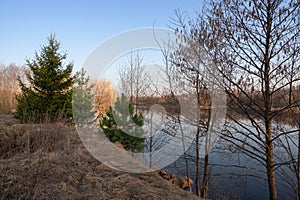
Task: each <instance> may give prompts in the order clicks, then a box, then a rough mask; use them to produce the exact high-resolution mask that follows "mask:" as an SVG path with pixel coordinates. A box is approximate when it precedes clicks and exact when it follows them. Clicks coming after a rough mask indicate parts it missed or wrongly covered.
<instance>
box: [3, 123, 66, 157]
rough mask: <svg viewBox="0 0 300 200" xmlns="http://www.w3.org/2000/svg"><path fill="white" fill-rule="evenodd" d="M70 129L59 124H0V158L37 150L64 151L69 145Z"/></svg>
mask: <svg viewBox="0 0 300 200" xmlns="http://www.w3.org/2000/svg"><path fill="white" fill-rule="evenodd" d="M69 136H70V128H68V127H67V126H66V125H64V124H59V123H44V124H18V123H15V124H13V125H11V126H7V125H3V124H2V125H1V124H0V157H2V158H9V157H12V156H14V155H15V154H17V153H33V152H36V151H38V150H40V151H42V152H52V151H61V150H66V149H67V148H68V145H69V143H70V138H69Z"/></svg>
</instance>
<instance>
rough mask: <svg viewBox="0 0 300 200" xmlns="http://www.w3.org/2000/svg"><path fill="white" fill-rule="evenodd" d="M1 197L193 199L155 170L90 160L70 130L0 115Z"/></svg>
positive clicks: (66, 127)
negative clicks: (120, 167) (120, 168)
mask: <svg viewBox="0 0 300 200" xmlns="http://www.w3.org/2000/svg"><path fill="white" fill-rule="evenodd" d="M0 134H1V136H0V197H1V199H17V198H20V199H53V198H54V199H197V198H196V197H195V196H193V195H192V194H189V193H187V192H186V191H184V190H182V189H180V188H178V187H176V186H174V185H172V184H171V183H169V182H168V181H166V180H163V179H162V178H161V177H159V176H158V175H157V174H156V173H154V172H153V173H147V174H130V173H125V172H120V171H116V170H113V169H111V168H108V167H106V166H105V165H103V164H101V163H100V162H99V161H98V160H96V159H94V158H93V157H92V156H91V155H90V153H89V152H88V151H87V150H86V149H85V148H84V147H83V145H82V144H81V141H80V139H79V137H78V135H77V133H76V131H75V129H74V127H68V126H66V125H63V124H58V123H56V124H40V125H37V124H19V122H18V121H17V120H15V119H13V118H12V116H9V115H0Z"/></svg>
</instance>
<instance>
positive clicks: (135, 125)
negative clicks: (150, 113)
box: [100, 95, 145, 153]
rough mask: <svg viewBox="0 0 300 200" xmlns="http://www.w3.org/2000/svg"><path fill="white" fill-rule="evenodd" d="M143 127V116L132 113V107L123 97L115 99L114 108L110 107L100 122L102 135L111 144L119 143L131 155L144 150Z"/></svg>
mask: <svg viewBox="0 0 300 200" xmlns="http://www.w3.org/2000/svg"><path fill="white" fill-rule="evenodd" d="M143 125H144V120H143V116H142V115H141V114H137V113H136V114H134V113H133V107H132V105H131V104H129V103H128V101H127V99H126V97H125V96H124V95H122V96H121V98H117V101H116V102H115V104H114V108H112V107H110V108H109V109H108V111H107V113H106V116H105V117H103V118H102V120H101V122H100V127H101V128H102V130H103V133H104V134H105V135H106V137H107V138H108V139H109V140H110V141H111V142H116V141H119V142H120V143H121V144H122V145H123V147H124V148H125V149H126V150H130V151H131V152H132V153H136V152H142V151H143V149H144V146H145V137H144V131H143V128H142V126H143Z"/></svg>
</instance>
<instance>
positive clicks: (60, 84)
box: [15, 34, 74, 122]
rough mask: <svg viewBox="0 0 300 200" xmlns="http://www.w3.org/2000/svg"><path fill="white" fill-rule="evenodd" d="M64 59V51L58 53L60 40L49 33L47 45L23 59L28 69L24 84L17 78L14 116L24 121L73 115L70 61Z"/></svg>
mask: <svg viewBox="0 0 300 200" xmlns="http://www.w3.org/2000/svg"><path fill="white" fill-rule="evenodd" d="M66 58H67V54H66V53H65V52H60V43H59V42H58V41H57V40H56V39H55V35H53V34H51V35H50V37H49V38H48V44H47V45H44V46H42V48H41V51H40V52H39V53H37V52H36V53H35V59H32V60H29V59H27V60H26V66H27V67H28V68H29V69H30V72H28V73H26V78H27V82H28V83H27V84H26V83H24V82H22V81H21V79H19V85H20V87H21V90H22V94H21V95H17V97H16V99H17V102H18V106H17V109H16V113H15V117H16V118H19V119H21V121H24V122H28V121H32V122H44V121H46V120H47V121H56V120H61V119H67V120H70V119H71V118H72V87H73V83H74V77H73V76H72V74H71V73H72V69H73V64H72V63H69V64H66V65H65V64H64V60H65V59H66Z"/></svg>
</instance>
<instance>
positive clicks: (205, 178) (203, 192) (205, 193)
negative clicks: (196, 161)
mask: <svg viewBox="0 0 300 200" xmlns="http://www.w3.org/2000/svg"><path fill="white" fill-rule="evenodd" d="M208 179H209V172H208V154H206V155H205V158H204V172H203V183H202V188H201V198H203V199H205V200H206V199H208Z"/></svg>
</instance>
